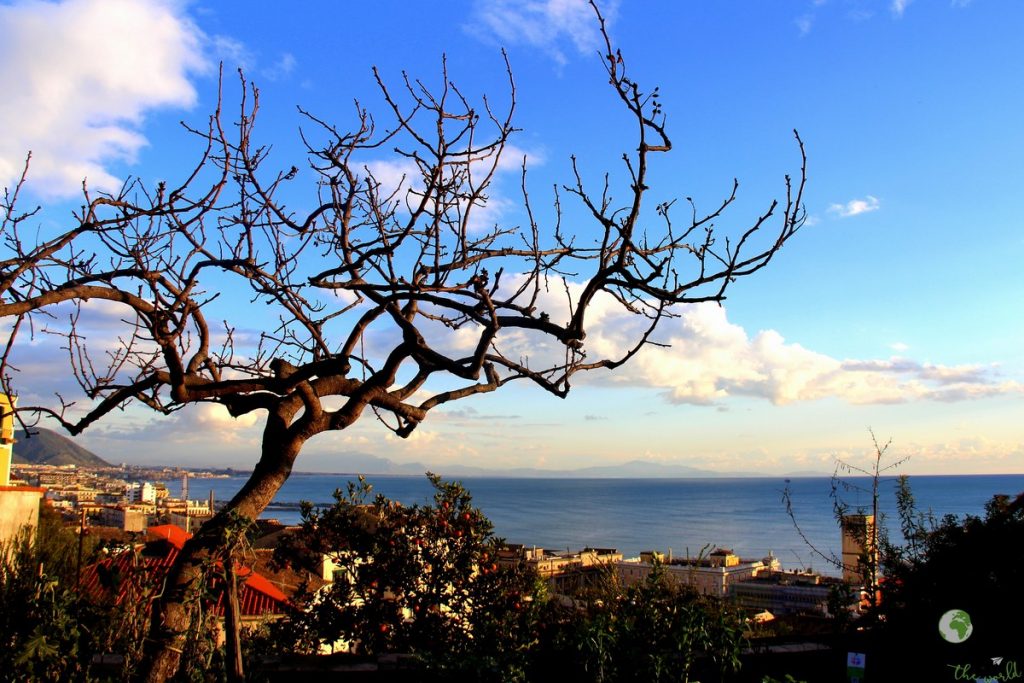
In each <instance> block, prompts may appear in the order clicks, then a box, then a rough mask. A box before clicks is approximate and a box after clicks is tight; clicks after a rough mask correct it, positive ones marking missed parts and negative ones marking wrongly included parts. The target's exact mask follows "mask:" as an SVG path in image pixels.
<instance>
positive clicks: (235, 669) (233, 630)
mask: <svg viewBox="0 0 1024 683" xmlns="http://www.w3.org/2000/svg"><path fill="white" fill-rule="evenodd" d="M224 582H225V583H226V584H227V585H226V586H225V587H224V588H225V590H227V592H228V594H227V598H228V599H227V601H226V602H225V603H224V634H225V638H224V640H225V649H226V650H227V669H228V670H227V678H228V682H229V683H245V667H244V664H243V663H242V623H241V618H242V614H241V612H242V610H241V609H240V608H239V604H238V577H237V576H236V575H235V559H234V557H233V553H232V552H231V551H230V550H228V551H227V552H225V553H224Z"/></svg>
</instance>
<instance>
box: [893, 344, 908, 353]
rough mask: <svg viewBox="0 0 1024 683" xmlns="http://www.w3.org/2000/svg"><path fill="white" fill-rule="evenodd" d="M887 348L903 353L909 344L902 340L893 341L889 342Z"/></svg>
mask: <svg viewBox="0 0 1024 683" xmlns="http://www.w3.org/2000/svg"><path fill="white" fill-rule="evenodd" d="M889 348H890V349H892V350H893V351H895V352H896V353H903V352H904V351H907V350H908V349H910V346H909V345H907V344H904V343H903V342H893V343H892V344H889Z"/></svg>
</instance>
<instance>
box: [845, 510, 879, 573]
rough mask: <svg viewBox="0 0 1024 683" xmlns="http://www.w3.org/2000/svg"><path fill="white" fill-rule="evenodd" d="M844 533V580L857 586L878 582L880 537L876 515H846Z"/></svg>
mask: <svg viewBox="0 0 1024 683" xmlns="http://www.w3.org/2000/svg"><path fill="white" fill-rule="evenodd" d="M842 533H843V580H844V581H846V582H847V583H849V584H852V585H856V586H859V585H874V584H876V583H877V579H878V537H877V536H876V532H875V516H874V515H844V516H843V519H842ZM872 570H873V571H872Z"/></svg>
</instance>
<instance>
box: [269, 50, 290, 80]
mask: <svg viewBox="0 0 1024 683" xmlns="http://www.w3.org/2000/svg"><path fill="white" fill-rule="evenodd" d="M296 64H298V61H297V60H296V59H295V55H293V54H292V53H291V52H285V53H284V54H282V55H281V57H280V58H279V59H278V60H277V61H276V62H274V63H273V64H271V65H270V66H269V67H267V68H265V69H263V70H262V71H261V72H260V73H261V75H262V76H263V77H264V78H265V79H267V80H268V81H280V80H282V79H284V78H287V77H288V76H290V75H291V74H292V72H293V71H295V66H296Z"/></svg>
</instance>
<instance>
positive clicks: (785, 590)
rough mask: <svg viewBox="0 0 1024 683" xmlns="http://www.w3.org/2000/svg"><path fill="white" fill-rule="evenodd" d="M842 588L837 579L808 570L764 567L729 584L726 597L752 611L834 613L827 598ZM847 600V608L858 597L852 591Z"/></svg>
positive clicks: (825, 614)
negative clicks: (750, 576) (798, 570)
mask: <svg viewBox="0 0 1024 683" xmlns="http://www.w3.org/2000/svg"><path fill="white" fill-rule="evenodd" d="M844 589H845V586H844V585H843V584H842V582H841V581H839V580H838V579H835V578H828V577H823V576H820V575H818V574H813V573H811V572H783V571H767V572H761V573H760V574H758V575H757V576H755V577H752V578H751V579H749V580H746V581H738V582H736V583H733V584H732V585H730V586H729V597H730V598H731V599H732V600H733V602H734V603H735V604H736V605H738V606H740V607H743V608H745V609H747V610H750V611H753V612H771V613H772V614H773V615H786V614H804V615H815V616H835V615H831V614H830V613H829V598H830V596H831V595H833V593H836V591H841V590H844ZM846 602H847V603H848V604H847V605H846V608H847V609H851V610H852V609H855V608H856V605H857V597H856V596H854V595H853V594H852V593H851V594H849V599H848V600H846Z"/></svg>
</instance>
